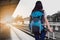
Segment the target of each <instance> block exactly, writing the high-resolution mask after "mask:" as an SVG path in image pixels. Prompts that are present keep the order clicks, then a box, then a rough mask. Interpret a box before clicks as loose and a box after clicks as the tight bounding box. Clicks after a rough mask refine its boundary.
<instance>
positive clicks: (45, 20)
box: [44, 17, 53, 32]
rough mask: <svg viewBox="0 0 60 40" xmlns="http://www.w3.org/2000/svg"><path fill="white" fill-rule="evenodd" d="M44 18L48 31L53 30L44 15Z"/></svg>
mask: <svg viewBox="0 0 60 40" xmlns="http://www.w3.org/2000/svg"><path fill="white" fill-rule="evenodd" d="M44 18H45V24H46V25H47V26H48V29H49V31H50V32H53V30H52V28H51V27H50V24H49V22H48V19H47V18H46V17H44Z"/></svg>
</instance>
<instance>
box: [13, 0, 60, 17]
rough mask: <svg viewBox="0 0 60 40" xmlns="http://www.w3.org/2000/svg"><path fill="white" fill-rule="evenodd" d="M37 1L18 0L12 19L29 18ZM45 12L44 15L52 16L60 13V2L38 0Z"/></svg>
mask: <svg viewBox="0 0 60 40" xmlns="http://www.w3.org/2000/svg"><path fill="white" fill-rule="evenodd" d="M36 1H37V0H20V2H19V3H18V5H17V7H16V9H15V11H14V13H13V15H12V16H13V17H14V18H15V17H17V16H18V15H19V16H22V17H23V18H25V17H29V16H30V14H31V11H32V9H33V8H34V6H35V3H36ZM40 1H41V2H42V5H43V9H44V10H45V14H46V15H52V14H55V13H57V12H58V11H60V5H59V4H60V0H40Z"/></svg>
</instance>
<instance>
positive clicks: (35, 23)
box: [30, 11, 44, 33]
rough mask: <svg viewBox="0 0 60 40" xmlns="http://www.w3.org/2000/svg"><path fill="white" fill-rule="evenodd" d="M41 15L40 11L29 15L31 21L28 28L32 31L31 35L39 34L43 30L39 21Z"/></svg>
mask: <svg viewBox="0 0 60 40" xmlns="http://www.w3.org/2000/svg"><path fill="white" fill-rule="evenodd" d="M43 15H44V13H42V12H40V11H34V12H32V14H31V18H32V21H31V23H30V28H31V30H32V33H39V32H41V31H42V30H43V29H44V27H43V25H42V20H41V19H42V16H43Z"/></svg>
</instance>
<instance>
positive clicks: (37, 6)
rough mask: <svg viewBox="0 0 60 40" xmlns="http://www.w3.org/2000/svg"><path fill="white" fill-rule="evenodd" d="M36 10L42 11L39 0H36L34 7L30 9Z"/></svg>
mask: <svg viewBox="0 0 60 40" xmlns="http://www.w3.org/2000/svg"><path fill="white" fill-rule="evenodd" d="M37 10H39V11H41V12H44V10H43V6H42V3H41V1H37V2H36V5H35V7H34V9H33V10H32V12H33V11H37Z"/></svg>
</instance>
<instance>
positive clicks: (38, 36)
mask: <svg viewBox="0 0 60 40" xmlns="http://www.w3.org/2000/svg"><path fill="white" fill-rule="evenodd" d="M45 35H46V31H45V30H43V31H41V34H34V36H35V40H45Z"/></svg>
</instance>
